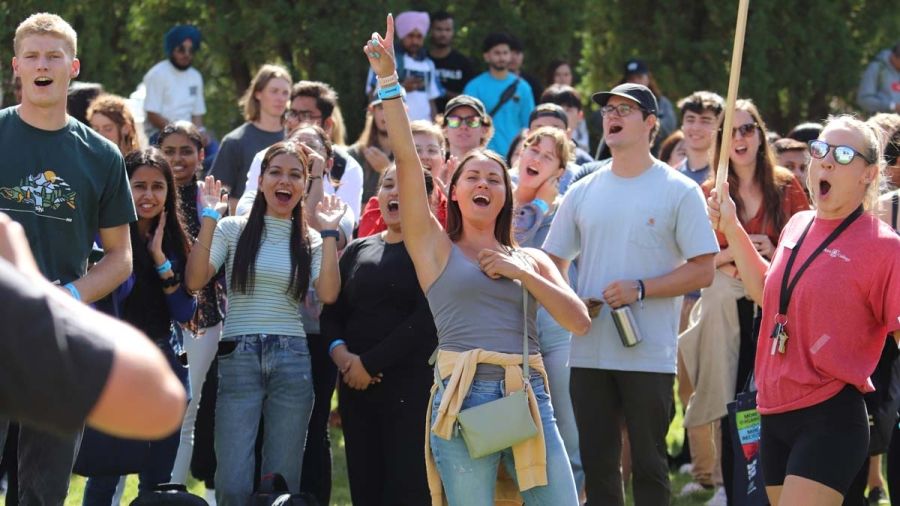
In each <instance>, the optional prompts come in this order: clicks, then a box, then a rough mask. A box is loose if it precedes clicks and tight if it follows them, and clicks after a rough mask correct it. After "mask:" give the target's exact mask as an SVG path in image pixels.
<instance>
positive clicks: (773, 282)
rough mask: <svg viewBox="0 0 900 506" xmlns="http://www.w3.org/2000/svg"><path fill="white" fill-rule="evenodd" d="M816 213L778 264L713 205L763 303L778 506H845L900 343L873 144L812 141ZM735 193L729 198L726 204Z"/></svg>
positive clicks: (863, 133)
mask: <svg viewBox="0 0 900 506" xmlns="http://www.w3.org/2000/svg"><path fill="white" fill-rule="evenodd" d="M809 144H810V148H809V149H810V154H811V155H812V161H811V163H810V167H809V171H808V176H807V177H808V179H809V181H808V186H809V188H810V191H811V194H812V198H813V201H814V203H815V205H816V211H805V212H800V213H798V214H796V215H794V216H793V217H792V218H791V219H790V221H789V222H788V223H787V225H786V226H785V228H784V230H783V231H782V233H781V236H780V238H779V241H778V245H777V247H776V250H775V253H774V256H773V257H772V261H771V264H770V263H769V262H768V261H766V260H765V259H764V258H763V257H762V256H761V255H760V254H759V253H758V252H757V250H756V248H755V247H754V246H753V243H752V242H751V240H750V237H749V236H748V235H747V233H746V232H745V231H744V229H743V227H742V226H741V224H740V221H739V220H738V219H737V218H736V213H735V206H734V202H733V201H732V200H731V199H730V198H726V199H725V201H724V202H721V203H719V202H718V196H717V194H716V193H715V192H713V193H712V195H711V196H710V198H709V208H710V220H712V222H713V224H714V226H716V228H717V229H718V230H719V231H720V232H722V233H723V234H724V235H725V238H726V239H727V240H728V243H729V245H730V246H731V249H732V250H733V252H734V259H735V263H736V265H737V268H738V271H739V273H740V276H741V278H742V279H743V281H744V284H745V286H746V288H747V292H748V293H749V294H750V296H751V297H752V298H753V299H754V300H755V301H757V302H761V303H762V310H763V315H762V325H761V327H760V334H759V337H758V340H757V354H756V366H755V374H756V382H757V384H758V386H759V393H758V396H757V403H758V405H759V406H758V407H759V412H760V413H761V414H762V430H761V442H760V453H761V459H762V472H763V477H764V479H765V482H766V491H767V493H768V495H769V499H770V501H771V502H772V504H775V505H777V504H790V505H805V504H809V505H817V506H818V505H839V504H841V502H842V500H843V495H844V494H845V493H846V491H847V488H848V487H849V486H850V484H851V482H852V481H853V478H854V476H855V474H856V472H857V471H858V470H859V469H860V467H861V466H862V464H863V462H864V460H865V459H866V457H867V456H868V443H869V424H868V419H867V414H866V408H865V403H864V402H863V397H862V394H863V392H867V391H872V390H873V387H872V383H871V381H870V380H869V376H870V375H871V373H872V371H873V370H874V369H875V364H876V363H877V361H878V358H879V357H880V355H881V350H882V348H883V346H884V339H885V337H884V336H885V335H886V334H887V333H889V332H894V335H895V337H900V332H898V330H900V284H898V282H900V237H898V235H897V234H896V233H894V231H893V230H892V229H891V228H890V227H889V226H887V225H885V224H884V223H882V222H881V221H880V220H878V218H876V217H875V216H874V215H873V214H872V213H871V211H870V210H871V209H872V208H873V207H874V205H875V202H876V200H877V197H878V189H879V186H880V184H881V181H882V170H883V165H884V163H883V161H882V156H881V150H882V148H881V145H880V143H879V141H878V138H877V134H876V132H875V131H874V130H872V129H871V127H869V126H868V125H866V124H865V123H863V122H861V121H859V120H857V119H854V118H851V117H848V116H840V117H836V118H832V119H830V120H829V122H828V124H827V125H826V127H825V129H824V130H823V131H822V133H821V135H820V136H819V138H818V139H817V140H814V141H810V143H809ZM727 192H728V187H727V185H726V186H725V188H724V189H723V193H725V194H726V195H727V194H728V193H727Z"/></svg>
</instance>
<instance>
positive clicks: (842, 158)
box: [809, 139, 872, 165]
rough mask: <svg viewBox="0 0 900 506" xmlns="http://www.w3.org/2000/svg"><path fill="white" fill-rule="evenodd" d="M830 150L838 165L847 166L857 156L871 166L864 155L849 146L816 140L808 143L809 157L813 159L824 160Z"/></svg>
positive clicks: (870, 161)
mask: <svg viewBox="0 0 900 506" xmlns="http://www.w3.org/2000/svg"><path fill="white" fill-rule="evenodd" d="M832 149H833V150H834V161H835V162H837V163H839V164H840V165H848V164H849V163H850V162H852V161H853V159H854V158H856V157H857V156H858V157H860V158H862V159H863V160H865V161H866V163H868V164H870V165H871V164H872V160H869V159H868V158H867V157H866V156H865V155H863V154H862V153H860V152H859V151H857V150H855V149H853V148H851V147H850V146H844V145H840V146H835V145H834V144H828V143H827V142H825V141H820V140H818V139H816V140H813V141H809V155H810V156H812V157H813V158H819V159H822V158H825V157H826V156H828V152H829V151H831V150H832Z"/></svg>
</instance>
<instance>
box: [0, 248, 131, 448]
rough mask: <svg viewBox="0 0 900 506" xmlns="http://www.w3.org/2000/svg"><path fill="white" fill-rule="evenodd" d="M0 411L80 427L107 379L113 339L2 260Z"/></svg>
mask: <svg viewBox="0 0 900 506" xmlns="http://www.w3.org/2000/svg"><path fill="white" fill-rule="evenodd" d="M0 293H2V294H3V304H2V305H0V321H3V322H4V324H3V326H2V330H0V414H2V415H3V416H6V417H9V418H11V419H14V420H18V421H21V422H23V423H25V424H28V425H31V426H34V427H37V428H40V429H45V430H50V431H53V432H56V433H71V432H74V431H75V430H78V429H79V428H80V427H81V426H82V425H83V424H84V420H85V418H87V415H88V413H90V411H91V409H92V408H93V406H94V404H95V403H96V401H97V398H98V397H99V396H100V393H101V392H102V390H103V387H104V386H105V384H106V380H107V378H108V377H109V372H110V369H111V368H112V361H113V344H112V339H113V338H114V337H115V336H103V335H102V334H104V332H105V330H104V329H100V328H90V327H92V326H95V325H96V322H94V325H92V322H90V321H79V320H77V319H76V318H75V317H74V316H73V315H70V314H68V311H67V310H66V309H64V308H62V307H59V306H58V305H57V304H56V303H54V302H53V301H51V300H49V299H48V298H47V297H46V296H45V295H43V294H42V293H41V291H40V289H39V288H37V287H35V286H33V283H31V282H30V281H29V280H28V279H27V278H26V277H25V276H23V275H22V274H21V273H19V272H18V271H17V270H15V268H14V267H13V266H12V265H10V264H9V263H8V262H6V261H3V260H0Z"/></svg>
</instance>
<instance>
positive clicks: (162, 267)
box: [156, 258, 172, 274]
mask: <svg viewBox="0 0 900 506" xmlns="http://www.w3.org/2000/svg"><path fill="white" fill-rule="evenodd" d="M170 270H172V262H170V261H169V259H168V258H167V259H166V261H165V262H163V263H162V265H157V266H156V273H157V274H162V273H164V272H166V271H170Z"/></svg>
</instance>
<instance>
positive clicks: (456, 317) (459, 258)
mask: <svg viewBox="0 0 900 506" xmlns="http://www.w3.org/2000/svg"><path fill="white" fill-rule="evenodd" d="M426 298H427V299H428V305H429V306H430V307H431V313H432V314H433V315H434V324H435V327H437V334H438V348H440V349H442V350H447V351H457V352H462V351H468V350H472V349H475V348H482V349H485V350H488V351H498V352H501V353H513V354H521V353H522V324H523V317H522V285H520V284H519V283H517V282H515V281H512V280H510V279H506V278H500V279H491V278H489V277H487V276H486V275H485V274H484V272H482V270H481V268H480V267H479V266H478V265H477V264H475V263H473V262H472V261H471V260H469V259H468V258H467V257H466V256H465V255H464V254H463V252H462V250H460V249H459V248H458V247H457V246H456V245H455V244H454V245H453V246H452V248H451V250H450V259H449V260H448V261H447V266H446V267H445V268H444V272H442V273H441V275H440V276H438V278H437V280H435V282H434V283H433V284H432V285H431V287H430V288H429V289H428V293H427V294H426ZM536 314H537V301H535V299H534V297H533V296H532V295H531V294H530V293H529V294H528V353H529V354H534V353H539V352H540V345H539V344H538V340H537V326H536V324H535V315H536ZM503 377H504V373H503V368H502V367H500V366H496V365H489V364H479V365H478V369H477V371H476V374H475V378H476V379H483V380H500V379H503Z"/></svg>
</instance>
